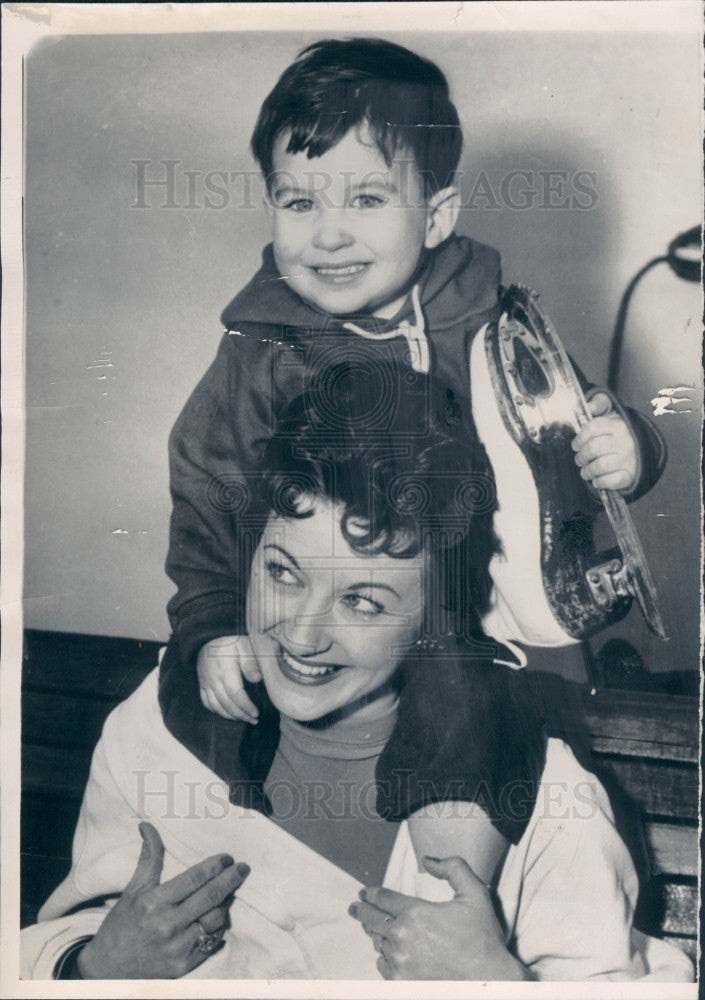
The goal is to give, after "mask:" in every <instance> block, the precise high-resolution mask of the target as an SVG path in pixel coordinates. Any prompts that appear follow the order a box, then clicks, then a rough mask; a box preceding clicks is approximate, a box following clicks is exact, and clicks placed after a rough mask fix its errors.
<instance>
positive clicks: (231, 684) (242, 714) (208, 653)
mask: <svg viewBox="0 0 705 1000" xmlns="http://www.w3.org/2000/svg"><path fill="white" fill-rule="evenodd" d="M196 669H197V670H198V685H199V688H200V691H201V701H202V702H203V704H204V706H205V707H206V708H208V709H210V710H211V712H216V713H217V714H218V715H222V716H223V718H224V719H237V720H238V721H240V722H250V723H252V725H254V724H255V723H256V722H257V721H258V719H259V712H258V711H257V709H256V708H255V706H254V705H253V704H252V702H251V701H250V699H249V698H248V696H247V694H246V693H245V689H244V687H243V684H242V676H243V674H244V675H245V677H246V678H247V680H248V681H253V682H254V681H259V680H261V679H262V674H261V672H260V669H259V665H258V663H257V658H256V657H255V654H254V653H253V651H252V646H251V645H250V640H249V639H248V637H247V636H246V635H224V636H221V637H219V638H218V639H211V641H210V642H207V643H206V644H205V646H203V647H202V648H201V650H200V651H199V654H198V659H197V660H196Z"/></svg>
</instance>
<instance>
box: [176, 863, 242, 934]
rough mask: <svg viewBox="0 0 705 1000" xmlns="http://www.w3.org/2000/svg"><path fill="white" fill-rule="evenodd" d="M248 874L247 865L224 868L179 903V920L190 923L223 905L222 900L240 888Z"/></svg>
mask: <svg viewBox="0 0 705 1000" xmlns="http://www.w3.org/2000/svg"><path fill="white" fill-rule="evenodd" d="M249 874H250V867H249V865H246V864H243V863H238V864H235V865H231V866H230V867H228V868H225V869H224V870H223V871H222V872H220V874H218V875H216V876H215V877H214V878H212V879H211V880H210V881H209V882H206V884H205V885H203V886H201V887H200V888H199V889H197V890H196V891H195V892H194V893H192V895H190V896H188V898H186V899H184V900H182V902H181V903H180V904H179V921H180V923H181V924H182V925H183V924H190V923H193V922H194V921H196V920H199V919H201V915H202V914H204V913H208V911H209V910H213V909H216V908H219V907H221V906H223V902H224V900H225V899H227V898H228V897H229V896H231V895H232V894H233V893H234V892H235V891H236V890H237V889H239V888H240V886H241V885H242V883H243V882H244V880H245V879H246V878H247V876H248V875H249Z"/></svg>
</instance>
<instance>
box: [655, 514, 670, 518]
mask: <svg viewBox="0 0 705 1000" xmlns="http://www.w3.org/2000/svg"><path fill="white" fill-rule="evenodd" d="M670 516H671V515H670V514H657V515H656V517H670Z"/></svg>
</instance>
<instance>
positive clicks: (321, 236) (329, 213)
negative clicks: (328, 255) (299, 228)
mask: <svg viewBox="0 0 705 1000" xmlns="http://www.w3.org/2000/svg"><path fill="white" fill-rule="evenodd" d="M354 242H355V237H354V236H353V234H352V233H351V232H350V228H349V226H348V225H347V224H346V218H345V213H344V212H343V211H340V210H338V209H333V208H327V209H324V210H323V211H322V212H321V213H320V215H319V218H318V224H317V225H316V228H315V230H314V233H313V243H314V246H317V247H319V248H320V249H321V250H329V251H333V250H342V249H343V248H344V247H349V246H352V244H353V243H354Z"/></svg>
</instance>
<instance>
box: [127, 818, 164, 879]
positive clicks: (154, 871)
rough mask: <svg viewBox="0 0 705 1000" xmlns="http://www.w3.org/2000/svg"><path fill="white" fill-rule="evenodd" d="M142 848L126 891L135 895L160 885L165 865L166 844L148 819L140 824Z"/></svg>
mask: <svg viewBox="0 0 705 1000" xmlns="http://www.w3.org/2000/svg"><path fill="white" fill-rule="evenodd" d="M139 831H140V835H141V837H142V850H141V852H140V856H139V861H138V862H137V867H136V868H135V871H134V874H133V876H132V878H131V879H130V881H129V882H128V883H127V885H126V886H125V892H126V893H128V894H129V895H133V894H134V893H137V892H142V891H143V890H145V889H153V888H155V887H156V886H158V885H159V879H160V878H161V875H162V868H163V866H164V844H163V843H162V838H161V837H160V836H159V833H158V831H157V829H156V827H154V826H152V824H151V823H148V822H147V821H146V820H145V821H144V822H143V823H140V825H139Z"/></svg>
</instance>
